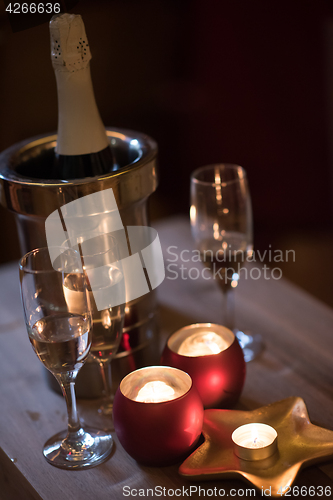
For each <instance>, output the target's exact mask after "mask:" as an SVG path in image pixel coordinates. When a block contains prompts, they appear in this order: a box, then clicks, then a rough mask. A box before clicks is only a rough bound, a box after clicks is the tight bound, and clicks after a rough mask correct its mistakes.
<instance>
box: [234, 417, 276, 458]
mask: <svg viewBox="0 0 333 500" xmlns="http://www.w3.org/2000/svg"><path fill="white" fill-rule="evenodd" d="M231 438H232V440H233V442H234V452H235V454H236V455H237V456H238V457H239V458H242V459H243V460H263V459H264V458H268V457H270V456H271V455H273V453H275V452H276V450H277V432H276V430H275V429H274V428H273V427H271V426H270V425H267V424H259V423H254V424H245V425H241V426H240V427H238V428H237V429H236V430H235V431H234V432H233V433H232V436H231Z"/></svg>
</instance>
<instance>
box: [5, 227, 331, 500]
mask: <svg viewBox="0 0 333 500" xmlns="http://www.w3.org/2000/svg"><path fill="white" fill-rule="evenodd" d="M157 229H158V231H159V235H160V240H161V243H162V246H163V249H164V254H165V258H166V259H168V258H170V253H169V252H168V250H167V249H168V247H169V246H170V245H174V246H177V247H178V253H179V252H180V251H181V250H182V249H193V248H194V247H193V242H192V239H191V236H190V231H189V224H188V222H187V221H186V220H185V221H184V220H181V219H175V220H173V221H166V222H165V223H160V224H159V225H158V227H157ZM172 251H173V252H175V249H172ZM168 264H170V262H168V261H167V260H166V265H168ZM185 264H186V266H185V271H184V273H185V275H184V276H185V277H186V276H187V279H177V280H173V279H170V277H174V274H172V273H171V272H170V271H168V272H167V277H166V279H165V281H164V282H163V284H162V285H161V286H160V287H159V289H158V294H159V300H160V303H161V313H160V316H161V345H164V343H165V340H166V337H167V336H168V335H169V334H170V333H172V332H173V331H175V330H176V329H177V328H179V327H181V326H184V325H186V324H189V323H193V322H196V321H210V322H220V321H221V309H222V307H221V303H222V298H221V294H220V292H219V290H218V288H217V285H216V283H215V282H214V281H213V280H204V279H203V278H200V279H198V280H190V279H189V276H188V270H189V269H190V268H191V267H197V268H198V269H202V268H201V265H200V264H199V263H193V262H190V263H184V265H185ZM171 269H172V268H171ZM173 269H174V268H173ZM186 269H187V271H186ZM186 272H187V274H186ZM236 314H237V319H238V324H239V326H240V327H241V328H250V329H252V330H253V331H258V332H260V333H261V334H262V335H263V337H264V341H265V345H266V349H265V351H264V352H263V353H262V355H261V356H260V358H259V359H258V360H256V361H254V362H252V363H250V364H248V366H247V378H246V384H245V387H244V391H243V394H242V397H241V400H240V403H239V406H238V407H239V408H243V409H245V408H249V409H252V408H256V407H258V406H261V405H265V404H268V403H271V402H273V401H277V400H279V399H282V398H285V397H288V396H292V395H297V396H301V397H303V398H304V400H305V401H306V403H307V406H308V409H309V413H310V417H311V419H312V420H313V421H314V422H316V423H318V424H319V425H322V426H325V427H327V428H329V429H333V418H332V417H333V397H332V396H333V370H332V367H333V311H332V310H331V309H330V308H328V307H327V306H325V305H323V304H321V303H320V302H319V301H317V300H316V299H314V298H313V297H311V296H309V295H308V294H306V293H305V292H303V291H302V290H300V289H299V288H297V287H295V286H293V285H291V284H290V283H288V282H287V281H285V280H278V281H274V280H270V281H266V280H263V279H260V280H257V281H255V280H245V279H244V280H243V281H242V280H241V281H240V285H239V287H238V289H237V291H236ZM0 374H1V381H2V383H1V386H0V447H1V449H2V452H0V467H1V468H2V471H5V472H3V473H2V476H0V481H2V483H3V484H4V481H5V477H6V478H7V479H6V481H7V480H8V477H9V478H12V484H17V483H20V488H22V490H21V491H26V496H25V497H22V498H27V499H29V500H30V498H36V499H40V498H42V499H43V500H56V499H57V500H58V499H59V498H64V499H67V498H68V499H69V498H70V499H71V500H76V499H77V500H86V499H87V500H88V499H89V500H91V499H92V498H93V499H95V498H96V499H98V500H104V499H105V500H110V499H111V498H112V499H113V498H114V499H118V498H119V499H120V498H123V487H124V486H128V487H131V488H137V489H139V488H154V487H155V486H161V487H166V488H176V487H183V486H184V487H189V486H190V485H191V484H194V483H189V482H188V481H186V480H184V479H183V478H181V477H180V476H179V475H178V472H177V466H172V467H166V468H149V467H142V466H140V465H138V464H137V463H136V462H135V461H134V460H132V459H131V458H130V457H129V456H128V455H127V454H126V452H125V451H124V450H123V449H122V447H121V445H120V444H119V442H118V441H117V437H116V436H115V441H116V446H115V450H114V453H113V455H112V457H111V459H110V460H109V461H108V462H106V463H105V464H102V465H100V466H99V467H96V468H94V469H90V470H87V471H71V472H69V471H63V470H59V469H56V468H54V467H52V466H50V465H49V464H47V462H46V461H45V459H44V457H43V456H42V453H41V449H42V445H43V443H44V442H45V441H46V439H48V438H49V437H50V436H51V435H52V434H54V433H55V432H57V431H58V430H60V429H61V428H64V427H65V425H66V410H65V403H64V401H63V399H62V398H61V396H59V395H58V394H55V393H54V392H53V391H51V390H50V389H49V388H48V386H47V385H46V383H45V380H44V377H43V375H42V368H41V364H40V363H39V361H38V360H37V358H36V356H35V354H34V353H33V351H32V349H31V347H30V344H29V341H28V337H27V333H26V329H25V325H24V322H23V317H22V308H21V304H20V297H19V285H18V272H17V264H16V263H15V264H13V265H9V266H8V265H7V266H3V267H2V268H1V269H0ZM96 404H97V403H96V402H95V403H92V402H90V403H87V402H86V401H83V402H81V403H80V408H81V411H82V412H83V416H84V420H85V422H87V423H95V422H96V420H95V419H96V414H95V412H94V410H95V409H96ZM93 421H94V422H93ZM10 459H14V462H15V463H14V462H12V461H10ZM332 470H333V464H332V462H328V463H327V464H324V465H321V466H320V468H319V467H311V468H310V469H308V470H307V471H306V472H303V473H301V474H300V476H299V478H298V484H309V483H308V482H307V481H308V480H309V477H310V480H313V481H318V482H321V481H323V480H324V479H323V478H325V481H326V482H328V484H332V486H333V482H332V479H333V472H332ZM1 478H2V479H1ZM0 484H1V483H0ZM200 484H201V486H202V487H204V488H213V487H214V486H217V487H218V488H224V489H225V490H226V491H230V488H246V487H247V486H246V485H245V483H241V482H238V481H219V482H208V483H200ZM318 484H319V483H318ZM7 490H8V488H7ZM5 491H6V490H5V489H4V487H3V488H2V487H0V499H2V498H6V500H11V498H10V497H9V496H8V494H7V492H5ZM10 491H11V493H12V495H13V496H12V498H13V499H14V500H16V499H17V498H18V497H17V494H16V492H15V491H14V488H10ZM4 492H5V493H4ZM15 495H16V496H15ZM28 495H30V496H28ZM154 497H156V498H157V495H156V496H154Z"/></svg>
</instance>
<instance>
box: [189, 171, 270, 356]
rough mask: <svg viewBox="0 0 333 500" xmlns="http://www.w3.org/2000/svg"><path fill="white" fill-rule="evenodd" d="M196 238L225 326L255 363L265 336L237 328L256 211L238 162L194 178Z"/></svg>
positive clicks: (250, 254)
mask: <svg viewBox="0 0 333 500" xmlns="http://www.w3.org/2000/svg"><path fill="white" fill-rule="evenodd" d="M190 219H191V229H192V235H193V238H194V240H195V242H196V245H197V248H198V249H199V251H200V256H201V260H202V262H203V264H204V265H205V266H207V267H208V268H209V269H210V271H211V272H212V273H213V275H214V277H216V279H217V282H218V284H219V287H220V289H221V290H222V293H223V296H224V325H225V326H227V327H228V328H230V329H231V330H233V331H234V333H235V335H236V337H237V339H238V341H239V343H240V345H241V347H242V349H243V353H244V358H245V361H251V360H252V359H254V358H255V357H256V355H257V354H258V353H259V352H260V350H261V348H262V341H261V336H260V335H258V334H256V335H250V334H246V333H244V332H242V331H240V330H238V329H236V328H235V325H234V303H233V298H234V293H233V290H234V289H235V288H236V287H237V285H238V280H239V277H240V271H241V268H242V267H243V265H244V264H245V262H246V259H247V258H248V257H251V256H252V254H253V244H252V210H251V199H250V192H249V188H248V184H247V179H246V173H245V170H244V169H243V168H242V167H240V166H238V165H233V164H215V165H208V166H205V167H201V168H199V169H197V170H195V171H194V172H193V173H192V175H191V209H190Z"/></svg>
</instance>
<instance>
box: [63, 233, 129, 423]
mask: <svg viewBox="0 0 333 500" xmlns="http://www.w3.org/2000/svg"><path fill="white" fill-rule="evenodd" d="M64 245H65V246H69V240H67V241H66V242H65V243H64ZM77 245H78V248H79V252H80V254H81V260H82V264H83V269H84V271H85V273H86V274H87V275H88V284H89V287H88V288H89V299H90V304H91V309H92V319H93V328H92V344H91V349H90V355H91V356H92V357H93V358H94V359H95V360H96V361H97V362H98V364H99V367H100V373H101V378H102V383H103V389H102V394H103V399H102V403H101V406H100V407H99V409H98V412H99V413H100V414H102V415H104V416H108V417H112V408H113V398H114V394H113V390H112V371H111V362H112V359H113V358H114V356H115V354H116V352H117V350H118V347H119V344H120V340H121V337H122V331H123V325H124V315H125V285H124V277H123V272H122V266H121V261H120V250H119V243H118V240H117V237H116V236H114V235H112V234H110V233H100V234H97V235H96V234H95V235H93V234H91V233H89V234H88V235H81V236H80V237H79V238H78V239H77ZM95 278H96V279H97V286H96V284H95V286H94V287H93V290H92V289H91V287H90V283H89V281H92V282H94V283H95V281H96V279H95ZM68 289H69V290H68V291H67V293H68V296H70V295H71V284H70V283H68ZM106 297H109V298H110V299H112V302H114V303H117V304H119V305H114V306H112V307H103V308H102V309H101V308H100V307H98V304H100V300H101V299H103V298H106Z"/></svg>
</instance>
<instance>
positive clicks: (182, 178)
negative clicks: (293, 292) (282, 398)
mask: <svg viewBox="0 0 333 500" xmlns="http://www.w3.org/2000/svg"><path fill="white" fill-rule="evenodd" d="M0 2H1V0H0ZM71 12H75V13H80V14H81V15H82V17H83V20H84V22H85V25H86V31H87V36H88V38H89V42H90V47H91V51H92V55H93V59H92V62H91V68H92V77H93V83H94V89H95V94H96V100H97V104H98V106H99V109H100V111H101V115H102V119H103V121H104V123H105V125H108V126H117V127H125V128H131V129H135V130H140V131H143V132H146V133H148V134H149V135H151V136H152V137H154V138H155V139H156V140H157V142H158V144H159V163H160V187H159V189H158V191H157V193H156V194H155V195H154V196H153V197H152V199H151V216H152V218H153V219H157V218H160V217H165V216H168V215H171V214H175V213H180V212H182V213H186V214H188V207H189V175H190V173H191V171H192V170H194V169H195V168H196V167H199V166H201V165H204V164H208V163H212V162H222V161H225V162H231V163H238V164H240V165H242V166H243V167H244V168H245V169H246V170H247V173H248V178H249V183H250V189H251V195H252V203H253V211H254V229H255V246H256V248H258V249H263V250H264V249H266V248H268V245H269V244H271V245H272V248H277V249H282V250H284V249H295V251H296V262H295V263H291V264H290V263H289V264H288V265H285V266H284V267H283V271H284V274H285V275H286V276H287V277H289V278H291V279H292V280H294V281H295V282H296V283H298V284H300V285H301V286H303V287H305V288H306V289H308V290H309V291H310V292H312V293H314V294H315V295H317V296H318V297H319V298H321V299H323V300H325V301H326V302H327V303H330V304H331V305H333V293H332V292H333V286H332V279H333V271H332V266H331V260H332V251H333V233H332V226H333V2H332V1H324V0H322V1H321V0H309V1H306V0H288V1H285V0H280V1H274V0H269V1H267V0H262V1H259V0H246V1H237V0H229V1H225V0H205V1H202V0H201V1H198V0H104V1H102V0H90V1H89V0H80V1H79V2H78V3H77V5H76V6H75V7H74V8H73V9H72V10H71ZM0 23H1V24H0V27H1V31H0V97H1V103H0V150H3V149H5V148H7V147H9V146H10V145H12V144H13V143H15V142H17V141H19V140H21V139H26V138H28V137H31V136H34V135H37V134H40V133H43V132H49V131H54V130H56V128H57V96H56V86H55V79H54V74H53V70H52V66H51V63H50V49H49V33H48V25H47V24H42V25H40V26H36V27H33V28H30V29H26V30H23V31H19V32H16V33H13V32H12V31H11V28H10V25H9V22H8V18H7V16H6V14H5V11H4V5H3V4H1V3H0ZM0 230H1V233H0V234H1V240H2V242H1V245H0V261H2V262H5V261H6V260H9V259H14V258H17V257H18V256H19V253H20V252H19V249H18V243H17V237H16V229H15V224H14V219H13V217H12V216H11V215H10V214H8V213H7V212H6V211H5V210H4V209H2V208H1V209H0Z"/></svg>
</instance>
